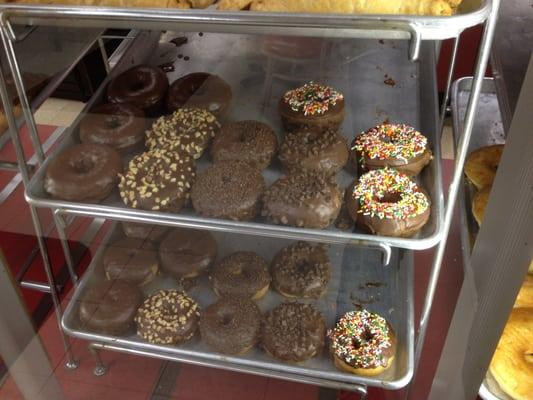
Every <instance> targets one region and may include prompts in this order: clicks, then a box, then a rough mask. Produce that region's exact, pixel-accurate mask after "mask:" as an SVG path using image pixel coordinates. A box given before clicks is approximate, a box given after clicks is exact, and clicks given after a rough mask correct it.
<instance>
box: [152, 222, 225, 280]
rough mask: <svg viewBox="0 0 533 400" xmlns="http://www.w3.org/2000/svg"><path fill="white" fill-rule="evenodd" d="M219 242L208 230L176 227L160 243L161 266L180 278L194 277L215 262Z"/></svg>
mask: <svg viewBox="0 0 533 400" xmlns="http://www.w3.org/2000/svg"><path fill="white" fill-rule="evenodd" d="M216 256H217V242H216V240H215V238H214V237H213V236H212V235H211V234H210V233H209V232H208V231H200V230H195V229H185V228H174V229H172V230H171V231H170V232H169V233H168V234H167V235H166V236H165V238H164V239H163V241H162V242H161V243H160V244H159V258H160V259H161V267H162V268H163V269H164V270H165V271H166V272H168V273H169V274H172V275H173V276H176V277H178V278H194V277H196V276H198V275H200V274H201V273H202V272H204V271H205V270H206V269H207V268H209V267H210V266H211V264H213V262H214V261H215V258H216Z"/></svg>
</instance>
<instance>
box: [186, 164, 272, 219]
mask: <svg viewBox="0 0 533 400" xmlns="http://www.w3.org/2000/svg"><path fill="white" fill-rule="evenodd" d="M264 190H265V180H264V179H263V175H261V172H260V171H259V170H258V169H257V168H254V167H252V166H250V164H248V163H245V162H242V161H221V162H218V163H215V164H213V165H212V166H211V167H209V168H207V169H206V170H205V171H203V172H202V173H201V174H199V175H198V178H197V179H196V182H195V183H194V185H193V187H192V190H191V200H192V205H193V207H194V209H195V210H196V212H197V213H198V214H200V215H202V216H205V217H213V218H227V219H232V220H235V221H247V220H250V219H252V218H254V217H255V216H256V215H257V214H258V212H259V201H260V199H261V195H262V194H263V191H264Z"/></svg>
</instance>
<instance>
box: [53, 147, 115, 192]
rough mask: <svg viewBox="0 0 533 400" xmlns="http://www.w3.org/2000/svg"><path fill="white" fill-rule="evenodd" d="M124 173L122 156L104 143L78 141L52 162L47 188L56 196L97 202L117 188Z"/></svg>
mask: <svg viewBox="0 0 533 400" xmlns="http://www.w3.org/2000/svg"><path fill="white" fill-rule="evenodd" d="M121 172H122V160H121V159H120V155H119V154H118V153H117V152H116V151H115V150H113V149H112V148H111V147H108V146H104V145H100V144H76V145H74V146H72V147H69V148H68V149H66V150H63V151H62V152H61V153H59V154H58V155H57V156H56V157H55V158H54V159H53V160H52V161H51V162H50V164H49V166H48V169H47V170H46V176H45V178H44V190H45V191H46V192H47V193H49V194H50V195H52V196H53V197H55V198H58V199H63V200H69V201H88V202H96V201H100V200H103V199H104V198H106V197H107V196H108V195H109V193H111V191H112V190H113V189H114V188H115V186H116V184H117V182H118V179H119V174H120V173H121Z"/></svg>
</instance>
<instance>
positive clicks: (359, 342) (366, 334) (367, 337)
mask: <svg viewBox="0 0 533 400" xmlns="http://www.w3.org/2000/svg"><path fill="white" fill-rule="evenodd" d="M373 338H374V335H372V332H370V330H368V329H365V330H364V331H363V333H362V334H361V336H360V337H358V338H354V339H353V346H354V348H355V349H360V348H361V347H363V346H364V345H365V344H366V343H368V342H370V341H371V340H372V339H373Z"/></svg>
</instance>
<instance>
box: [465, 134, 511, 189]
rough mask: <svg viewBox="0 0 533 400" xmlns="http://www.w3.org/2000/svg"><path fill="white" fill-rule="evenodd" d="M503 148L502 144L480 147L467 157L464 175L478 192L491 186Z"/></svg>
mask: <svg viewBox="0 0 533 400" xmlns="http://www.w3.org/2000/svg"><path fill="white" fill-rule="evenodd" d="M503 148H504V145H503V144H497V145H493V146H487V147H481V148H479V149H477V150H474V151H473V152H472V153H470V154H469V155H468V157H467V159H466V163H465V174H466V176H467V177H468V179H469V180H470V182H472V183H473V184H474V186H475V187H476V188H477V189H478V190H480V189H483V188H484V187H486V186H490V185H492V182H493V181H494V177H495V176H496V171H497V170H498V164H499V163H500V158H501V156H502V153H503Z"/></svg>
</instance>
